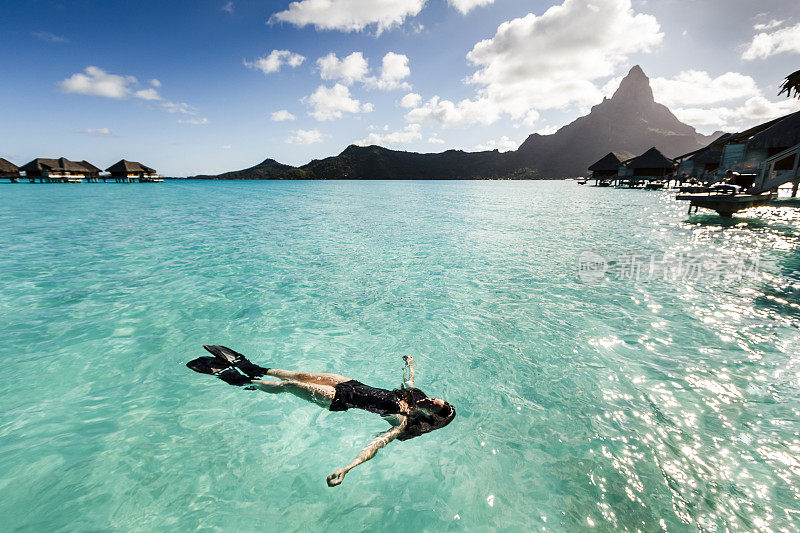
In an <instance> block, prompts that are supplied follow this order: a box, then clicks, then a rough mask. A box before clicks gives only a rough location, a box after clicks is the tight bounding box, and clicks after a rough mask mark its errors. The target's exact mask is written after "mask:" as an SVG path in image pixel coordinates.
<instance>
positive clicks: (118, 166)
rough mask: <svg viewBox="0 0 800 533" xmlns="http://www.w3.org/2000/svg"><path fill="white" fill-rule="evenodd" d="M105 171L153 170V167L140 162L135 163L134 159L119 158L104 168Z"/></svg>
mask: <svg viewBox="0 0 800 533" xmlns="http://www.w3.org/2000/svg"><path fill="white" fill-rule="evenodd" d="M106 172H148V173H151V172H153V173H154V172H155V169H152V168H150V167H148V166H145V165H143V164H141V163H137V162H136V161H125V160H124V159H120V160H119V161H117V162H116V163H114V164H113V165H111V166H110V167H108V168H107V169H106Z"/></svg>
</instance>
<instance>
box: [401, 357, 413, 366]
mask: <svg viewBox="0 0 800 533" xmlns="http://www.w3.org/2000/svg"><path fill="white" fill-rule="evenodd" d="M403 361H405V363H406V364H407V365H413V364H414V357H412V356H410V355H404V356H403Z"/></svg>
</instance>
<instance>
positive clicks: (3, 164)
mask: <svg viewBox="0 0 800 533" xmlns="http://www.w3.org/2000/svg"><path fill="white" fill-rule="evenodd" d="M0 172H10V173H14V172H19V167H18V166H17V165H15V164H14V163H12V162H11V161H8V160H6V159H3V158H2V157H0Z"/></svg>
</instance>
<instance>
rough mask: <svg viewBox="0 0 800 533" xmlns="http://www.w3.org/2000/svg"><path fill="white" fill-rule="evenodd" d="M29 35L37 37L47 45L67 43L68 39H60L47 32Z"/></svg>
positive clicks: (36, 32) (58, 36)
mask: <svg viewBox="0 0 800 533" xmlns="http://www.w3.org/2000/svg"><path fill="white" fill-rule="evenodd" d="M31 35H33V36H34V37H37V38H39V39H41V40H43V41H47V42H48V43H68V42H69V39H67V38H66V37H61V36H60V35H56V34H54V33H50V32H49V31H35V32H33V33H32V34H31Z"/></svg>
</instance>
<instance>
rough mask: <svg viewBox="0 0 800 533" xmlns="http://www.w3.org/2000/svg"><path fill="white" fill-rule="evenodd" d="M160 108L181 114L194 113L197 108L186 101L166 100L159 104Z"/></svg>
mask: <svg viewBox="0 0 800 533" xmlns="http://www.w3.org/2000/svg"><path fill="white" fill-rule="evenodd" d="M161 108H162V109H163V110H164V111H166V112H167V113H181V114H183V115H196V114H197V109H195V108H194V107H192V106H190V105H189V104H187V103H186V102H170V101H166V102H163V103H162V104H161Z"/></svg>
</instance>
